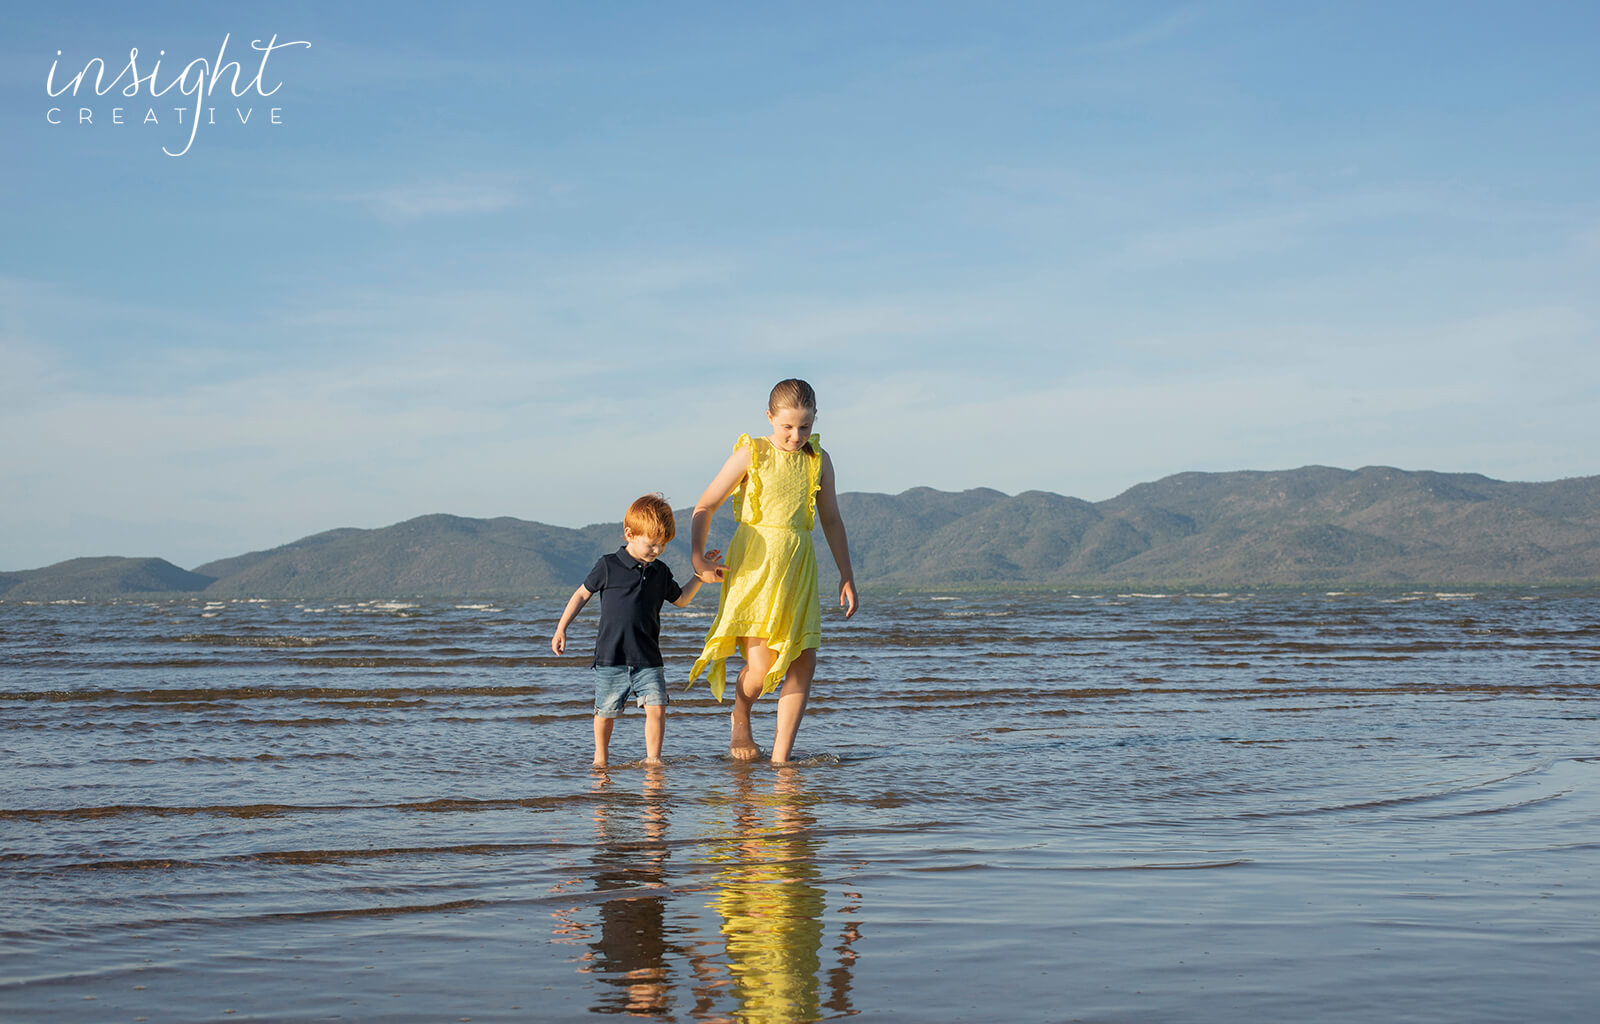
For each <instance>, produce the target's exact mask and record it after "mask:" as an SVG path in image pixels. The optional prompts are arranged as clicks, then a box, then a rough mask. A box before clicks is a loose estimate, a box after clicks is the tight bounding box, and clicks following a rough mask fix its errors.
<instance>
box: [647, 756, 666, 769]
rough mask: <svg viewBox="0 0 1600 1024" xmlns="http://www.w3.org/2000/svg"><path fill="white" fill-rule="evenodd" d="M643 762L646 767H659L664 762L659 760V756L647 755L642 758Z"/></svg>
mask: <svg viewBox="0 0 1600 1024" xmlns="http://www.w3.org/2000/svg"><path fill="white" fill-rule="evenodd" d="M644 763H645V765H646V766H648V767H651V768H659V767H660V766H661V765H663V764H665V763H666V762H665V761H663V760H661V758H659V757H647V758H645V759H644Z"/></svg>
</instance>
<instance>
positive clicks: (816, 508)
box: [689, 379, 856, 764]
mask: <svg viewBox="0 0 1600 1024" xmlns="http://www.w3.org/2000/svg"><path fill="white" fill-rule="evenodd" d="M816 418H817V396H816V393H815V392H813V391H812V390H811V385H809V384H807V383H806V382H805V381H803V380H794V379H791V380H785V381H780V382H779V383H778V385H777V387H775V388H773V389H772V394H771V396H769V397H768V399H767V422H768V423H770V424H772V435H771V436H770V437H760V438H752V437H751V436H750V435H749V434H745V435H742V436H741V437H740V438H739V440H738V442H737V443H736V444H735V445H734V448H733V454H732V455H730V456H729V457H728V461H727V462H725V463H723V466H722V469H721V470H720V471H719V472H718V473H717V475H716V478H715V479H713V480H712V481H711V484H710V486H708V487H707V488H706V492H705V493H704V494H702V495H701V496H700V501H699V502H698V503H697V504H696V505H695V507H694V520H693V525H692V528H691V529H692V542H691V547H690V550H691V551H692V552H693V558H694V574H695V576H696V577H697V578H699V579H701V580H703V581H705V582H707V583H715V582H721V583H722V584H723V587H722V595H721V597H720V598H719V600H718V602H717V618H716V621H714V622H713V623H712V624H711V631H710V632H709V633H708V634H706V646H705V650H704V652H703V653H702V654H701V655H700V658H699V660H698V661H696V662H695V663H694V669H693V670H692V671H691V672H690V674H689V682H690V683H693V682H694V681H695V680H696V679H697V678H699V676H700V673H701V671H703V670H705V669H707V668H709V669H710V672H709V674H708V675H707V677H706V681H707V683H708V684H709V685H710V687H711V692H712V694H713V695H714V696H715V697H716V698H717V700H719V701H720V700H722V691H723V687H724V685H725V681H726V676H725V671H726V663H727V659H728V656H729V655H731V654H732V653H733V652H734V650H735V648H737V649H738V651H739V653H740V654H742V655H743V656H744V668H742V669H740V670H739V677H738V679H737V680H736V681H735V683H734V695H733V734H732V737H731V739H730V741H729V744H728V753H729V755H730V756H732V757H735V758H737V759H739V760H741V761H749V760H753V759H755V758H757V757H759V756H760V755H761V752H760V751H759V750H758V749H756V744H755V740H754V738H753V737H752V735H751V732H750V709H751V707H752V706H753V705H754V704H755V702H756V700H757V698H759V697H762V696H764V695H766V694H768V693H771V692H772V691H773V690H775V689H778V687H779V686H782V687H783V689H782V690H781V691H780V692H779V694H778V721H777V727H776V730H775V732H774V735H773V739H772V761H773V763H774V764H783V763H784V762H786V761H788V760H789V752H790V751H791V750H792V749H793V747H794V737H795V733H797V732H799V730H800V721H801V719H803V718H804V717H805V713H806V700H807V698H808V697H809V696H810V694H811V679H812V677H813V676H814V675H815V674H816V671H817V647H818V645H819V644H821V642H822V635H821V618H822V616H821V609H820V608H819V607H818V605H819V602H818V600H817V554H816V551H815V549H814V548H813V547H812V544H811V527H812V525H813V523H814V522H815V521H816V519H817V518H818V517H820V518H821V520H822V535H823V536H824V537H825V538H827V541H828V550H829V551H831V552H832V553H833V561H834V563H835V564H836V565H838V567H839V605H840V607H842V608H844V610H845V612H844V613H845V617H846V618H849V617H850V616H852V615H854V614H855V613H856V584H855V577H854V574H853V573H852V572H851V570H850V544H849V541H848V540H847V539H846V537H845V532H844V522H843V520H841V519H840V518H839V501H838V496H837V493H836V492H835V490H834V483H833V462H832V460H830V459H829V458H828V453H827V452H825V451H823V450H822V446H821V443H820V441H821V439H820V438H818V437H817V435H815V434H813V433H812V432H811V428H812V425H813V424H814V423H815V422H816ZM729 495H732V496H733V514H734V516H735V517H736V518H737V519H738V520H739V525H738V526H737V527H735V529H734V533H733V540H732V541H731V542H730V543H729V544H728V553H727V555H726V558H725V559H719V558H714V557H713V558H712V559H707V558H706V554H705V548H706V539H707V537H708V536H709V535H710V531H711V516H712V514H713V513H715V512H716V510H717V509H718V508H719V507H720V506H721V505H722V503H723V502H724V501H726V500H727V499H728V496H729ZM712 554H713V555H714V554H715V553H714V552H713V553H712Z"/></svg>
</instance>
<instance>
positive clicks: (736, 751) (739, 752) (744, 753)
mask: <svg viewBox="0 0 1600 1024" xmlns="http://www.w3.org/2000/svg"><path fill="white" fill-rule="evenodd" d="M728 756H729V757H731V758H733V759H734V760H735V761H754V760H755V759H756V758H758V757H760V756H761V748H760V747H758V746H756V745H755V744H753V743H752V744H751V745H750V746H748V747H735V746H730V747H728Z"/></svg>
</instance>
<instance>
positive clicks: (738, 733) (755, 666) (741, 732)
mask: <svg viewBox="0 0 1600 1024" xmlns="http://www.w3.org/2000/svg"><path fill="white" fill-rule="evenodd" d="M739 649H740V650H741V651H743V652H744V668H742V669H740V670H739V678H738V679H736V680H734V684H733V733H732V735H731V736H730V737H729V739H728V756H729V757H731V758H733V759H734V760H736V761H754V760H755V759H756V758H758V757H760V756H761V751H760V750H759V749H757V748H756V740H755V737H754V736H753V735H751V733H750V709H751V707H752V706H754V705H755V702H756V698H757V697H760V696H761V681H762V680H763V679H765V678H767V670H768V669H770V668H772V663H773V662H774V661H776V660H777V657H778V656H777V655H776V654H774V653H773V652H772V648H770V647H768V646H767V644H766V641H764V640H762V639H761V638H760V637H755V636H746V637H741V638H740V639H739Z"/></svg>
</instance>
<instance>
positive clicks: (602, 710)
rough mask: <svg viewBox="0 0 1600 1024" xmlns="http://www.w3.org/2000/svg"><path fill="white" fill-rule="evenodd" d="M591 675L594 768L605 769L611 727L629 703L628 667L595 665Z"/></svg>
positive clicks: (609, 747)
mask: <svg viewBox="0 0 1600 1024" xmlns="http://www.w3.org/2000/svg"><path fill="white" fill-rule="evenodd" d="M589 671H590V672H591V673H592V674H593V675H594V766H595V767H596V768H604V767H605V766H606V763H607V761H608V760H609V754H610V752H611V727H612V726H614V725H615V724H616V721H617V716H618V715H620V714H622V703H623V701H625V700H627V699H628V669H627V666H622V667H620V668H619V667H617V666H615V665H596V666H595V667H594V668H592V669H590V670H589Z"/></svg>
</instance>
